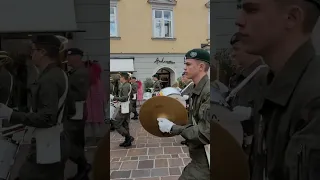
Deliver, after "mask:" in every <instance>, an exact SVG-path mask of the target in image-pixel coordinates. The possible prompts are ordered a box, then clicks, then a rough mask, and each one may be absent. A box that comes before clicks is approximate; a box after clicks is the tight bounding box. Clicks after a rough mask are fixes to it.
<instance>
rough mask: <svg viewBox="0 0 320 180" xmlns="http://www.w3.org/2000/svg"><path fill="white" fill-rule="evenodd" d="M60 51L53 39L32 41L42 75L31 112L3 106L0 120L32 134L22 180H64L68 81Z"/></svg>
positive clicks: (35, 85) (43, 37) (34, 90)
mask: <svg viewBox="0 0 320 180" xmlns="http://www.w3.org/2000/svg"><path fill="white" fill-rule="evenodd" d="M60 47H61V42H60V41H59V39H58V38H57V37H55V36H53V35H39V36H35V37H33V38H32V62H33V63H34V64H35V65H36V66H37V67H38V68H39V70H40V72H41V73H40V74H39V78H38V80H37V81H36V82H35V83H33V85H32V87H31V97H32V102H31V104H32V108H31V109H32V111H31V112H29V113H25V112H19V111H14V110H13V109H11V108H9V107H8V106H6V105H5V104H3V103H1V104H0V118H3V119H8V120H9V123H10V124H24V125H26V126H28V127H29V130H30V131H31V132H32V140H31V148H30V153H29V156H28V157H27V159H26V161H25V162H24V164H23V165H22V167H21V169H20V172H19V178H18V179H19V180H63V179H64V164H65V162H66V159H67V157H64V155H65V154H66V153H67V149H68V148H67V143H66V136H65V134H64V133H61V132H62V127H61V125H60V124H61V121H63V119H64V110H65V108H64V107H65V106H64V105H65V99H66V96H67V93H68V79H67V76H66V74H65V73H64V71H63V70H62V69H61V68H60V67H59V66H58V59H59V50H60ZM48 145H49V146H48Z"/></svg>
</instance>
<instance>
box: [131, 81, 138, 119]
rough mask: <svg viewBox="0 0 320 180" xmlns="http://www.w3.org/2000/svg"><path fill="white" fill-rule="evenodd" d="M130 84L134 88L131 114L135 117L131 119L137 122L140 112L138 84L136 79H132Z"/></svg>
mask: <svg viewBox="0 0 320 180" xmlns="http://www.w3.org/2000/svg"><path fill="white" fill-rule="evenodd" d="M130 83H131V86H132V96H131V97H132V98H131V109H132V110H131V112H132V113H133V115H134V116H133V117H132V118H131V119H133V120H137V119H138V116H139V114H138V112H137V93H138V83H137V78H136V77H131V79H130Z"/></svg>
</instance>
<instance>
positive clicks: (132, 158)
mask: <svg viewBox="0 0 320 180" xmlns="http://www.w3.org/2000/svg"><path fill="white" fill-rule="evenodd" d="M138 159H139V157H138V156H133V157H131V160H133V161H135V160H138Z"/></svg>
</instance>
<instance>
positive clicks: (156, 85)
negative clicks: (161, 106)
mask: <svg viewBox="0 0 320 180" xmlns="http://www.w3.org/2000/svg"><path fill="white" fill-rule="evenodd" d="M152 78H153V81H154V83H153V92H154V94H153V96H154V95H155V94H156V93H157V92H159V91H160V90H161V89H162V88H161V81H160V80H159V75H158V74H155V75H153V76H152Z"/></svg>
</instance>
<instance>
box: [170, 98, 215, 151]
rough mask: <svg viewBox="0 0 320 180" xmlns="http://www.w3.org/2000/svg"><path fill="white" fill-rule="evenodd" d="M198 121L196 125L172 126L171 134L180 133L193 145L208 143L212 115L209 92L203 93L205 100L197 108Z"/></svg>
mask: <svg viewBox="0 0 320 180" xmlns="http://www.w3.org/2000/svg"><path fill="white" fill-rule="evenodd" d="M199 111H200V112H199V116H200V117H199V119H200V120H199V122H198V124H197V125H187V126H179V125H174V126H173V127H172V132H171V133H172V134H175V135H178V134H180V135H181V136H182V137H183V138H184V139H186V140H187V141H188V142H189V143H192V144H194V145H201V144H203V145H205V144H210V122H211V121H212V116H211V113H210V93H208V94H206V95H205V102H204V103H203V104H201V106H200V109H199Z"/></svg>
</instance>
